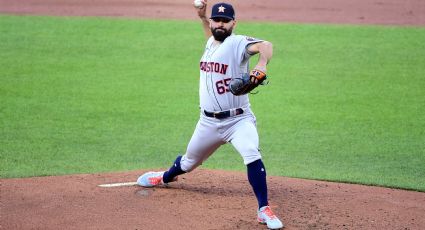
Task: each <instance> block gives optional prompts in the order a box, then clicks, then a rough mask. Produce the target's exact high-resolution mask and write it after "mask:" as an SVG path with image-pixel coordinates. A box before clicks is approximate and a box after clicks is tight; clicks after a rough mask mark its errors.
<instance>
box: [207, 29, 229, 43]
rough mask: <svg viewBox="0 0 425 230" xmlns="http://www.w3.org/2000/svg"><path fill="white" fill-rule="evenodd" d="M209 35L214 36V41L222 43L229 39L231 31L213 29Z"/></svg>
mask: <svg viewBox="0 0 425 230" xmlns="http://www.w3.org/2000/svg"><path fill="white" fill-rule="evenodd" d="M219 29H220V30H219ZM211 33H212V35H213V36H214V39H215V40H217V41H220V42H223V41H224V40H225V39H226V38H227V37H229V36H230V35H231V34H232V30H226V29H223V28H215V29H211Z"/></svg>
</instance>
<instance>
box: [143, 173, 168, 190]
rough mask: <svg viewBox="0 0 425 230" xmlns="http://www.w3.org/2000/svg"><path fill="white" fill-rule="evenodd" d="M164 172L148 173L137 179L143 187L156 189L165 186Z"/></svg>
mask: <svg viewBox="0 0 425 230" xmlns="http://www.w3.org/2000/svg"><path fill="white" fill-rule="evenodd" d="M163 175H164V172H147V173H145V174H143V175H141V176H140V177H139V178H138V179H137V184H138V185H140V186H143V187H154V186H157V185H161V184H164V182H163V181H162V176H163Z"/></svg>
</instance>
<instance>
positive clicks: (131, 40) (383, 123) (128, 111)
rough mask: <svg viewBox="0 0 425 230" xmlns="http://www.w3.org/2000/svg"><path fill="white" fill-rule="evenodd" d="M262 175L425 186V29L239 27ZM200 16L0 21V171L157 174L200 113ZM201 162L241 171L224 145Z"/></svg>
mask: <svg viewBox="0 0 425 230" xmlns="http://www.w3.org/2000/svg"><path fill="white" fill-rule="evenodd" d="M237 33H239V34H248V35H251V36H256V37H260V38H264V39H267V40H269V41H271V42H273V44H274V58H273V60H272V62H271V63H270V65H269V75H270V76H271V77H270V84H269V85H268V86H266V87H262V88H261V89H260V93H259V94H257V95H254V96H251V103H252V106H253V109H254V112H255V114H256V116H257V118H258V121H257V122H258V128H259V134H260V142H261V148H262V152H263V157H264V161H265V164H266V166H267V170H268V174H269V175H282V176H290V177H300V178H312V179H321V180H331V181H343V182H351V183H362V184H371V185H381V186H389V187H396V188H406V189H413V190H419V191H425V179H424V178H425V167H424V165H425V150H424V149H425V106H424V105H425V68H424V66H425V28H416V27H409V28H403V27H388V26H387V27H380V26H335V25H295V24H276V23H270V24H248V23H243V22H242V23H239V25H238V28H237ZM203 46H204V38H203V33H202V30H201V25H200V24H199V22H191V21H150V20H130V19H100V18H57V17H33V16H28V17H23V16H0V97H1V104H0V119H1V123H0V124H1V133H0V146H1V147H0V148H1V149H0V151H1V152H0V154H1V155H0V160H1V162H0V177H3V178H5V177H27V176H40V175H41V176H42V175H61V174H71V173H93V172H106V171H126V170H134V169H142V168H167V167H168V166H169V165H170V163H171V162H172V161H173V160H174V158H175V156H176V155H177V154H179V153H183V152H184V151H185V148H186V144H187V142H188V141H189V139H190V137H191V135H192V131H193V129H194V126H195V124H196V121H197V118H198V116H199V111H198V77H199V76H198V66H199V65H198V61H199V58H200V55H201V54H202V51H203ZM202 167H206V168H220V169H226V170H241V171H244V170H245V167H244V165H243V164H242V160H241V158H240V156H239V155H238V154H237V152H236V151H235V150H234V149H233V148H232V147H231V146H230V145H227V146H224V147H223V148H221V149H219V151H218V152H217V153H216V154H215V155H213V156H212V157H211V158H210V159H209V160H208V161H207V162H205V164H204V165H203V166H202Z"/></svg>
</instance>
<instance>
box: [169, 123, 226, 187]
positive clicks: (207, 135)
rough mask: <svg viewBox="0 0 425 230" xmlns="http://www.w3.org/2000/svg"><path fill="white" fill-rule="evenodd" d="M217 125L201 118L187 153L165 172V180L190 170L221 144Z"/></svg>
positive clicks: (179, 157)
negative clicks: (216, 130)
mask: <svg viewBox="0 0 425 230" xmlns="http://www.w3.org/2000/svg"><path fill="white" fill-rule="evenodd" d="M215 129H216V127H215V125H214V124H213V123H208V122H206V121H203V120H202V119H200V120H199V121H198V124H197V125H196V128H195V131H194V132H193V134H192V138H191V139H190V141H189V144H188V145H187V149H186V154H184V155H183V156H178V157H177V159H176V160H175V161H174V164H173V166H172V167H171V168H170V169H169V170H168V171H166V172H165V173H164V179H163V180H164V182H165V183H167V182H168V181H172V180H173V179H174V178H175V177H176V176H178V175H181V174H183V173H186V172H190V171H192V170H193V169H195V168H196V167H198V166H199V165H200V164H202V162H204V161H205V160H206V159H207V158H208V157H209V156H210V155H211V154H212V153H213V152H214V151H215V150H216V149H217V148H218V147H219V146H220V145H222V144H223V142H222V141H221V140H219V139H218V137H217V134H216V132H215Z"/></svg>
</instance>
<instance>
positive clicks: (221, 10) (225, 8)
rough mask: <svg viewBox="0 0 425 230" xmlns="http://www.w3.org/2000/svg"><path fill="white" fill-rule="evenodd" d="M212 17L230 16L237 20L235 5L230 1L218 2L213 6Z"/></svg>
mask: <svg viewBox="0 0 425 230" xmlns="http://www.w3.org/2000/svg"><path fill="white" fill-rule="evenodd" d="M211 18H228V19H231V20H235V10H234V9H233V6H232V5H230V4H228V3H224V2H223V3H217V4H215V5H213V7H212V10H211Z"/></svg>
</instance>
